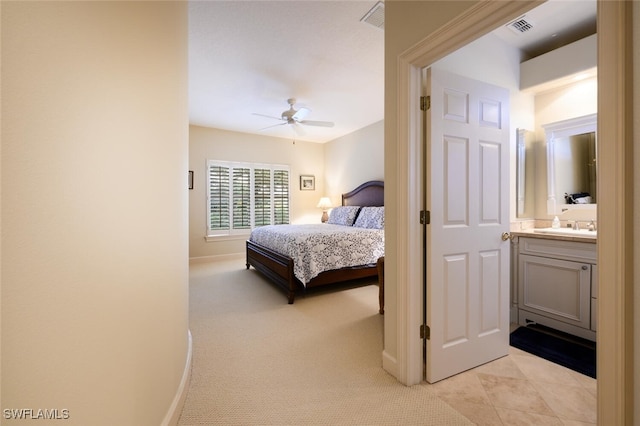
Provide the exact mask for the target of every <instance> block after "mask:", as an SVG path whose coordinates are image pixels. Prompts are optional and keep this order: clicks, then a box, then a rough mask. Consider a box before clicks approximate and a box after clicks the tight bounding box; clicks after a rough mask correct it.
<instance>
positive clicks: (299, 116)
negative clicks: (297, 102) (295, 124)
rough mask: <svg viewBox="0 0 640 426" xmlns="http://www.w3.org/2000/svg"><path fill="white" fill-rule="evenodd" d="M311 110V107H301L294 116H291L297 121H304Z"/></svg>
mask: <svg viewBox="0 0 640 426" xmlns="http://www.w3.org/2000/svg"><path fill="white" fill-rule="evenodd" d="M310 112H311V110H310V109H309V108H306V107H300V109H299V110H297V111H296V113H295V114H293V116H291V118H293V119H294V120H296V121H302V120H304V118H305V117H306V116H307V115H309V113H310Z"/></svg>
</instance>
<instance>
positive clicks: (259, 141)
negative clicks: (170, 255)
mask: <svg viewBox="0 0 640 426" xmlns="http://www.w3.org/2000/svg"><path fill="white" fill-rule="evenodd" d="M207 160H226V161H248V162H258V163H274V164H284V165H289V166H290V167H291V222H292V223H315V222H317V223H319V222H320V216H321V215H322V212H321V211H320V210H318V209H317V208H316V205H317V204H318V201H320V197H322V196H323V194H324V148H323V144H319V143H312V142H302V141H296V142H295V144H294V143H293V141H292V140H291V139H281V138H274V137H270V136H260V135H252V134H248V133H238V132H231V131H226V130H219V129H211V128H207V127H199V126H190V127H189V170H193V171H194V181H195V182H194V188H193V190H191V191H189V257H190V258H192V259H195V258H203V259H204V258H209V257H213V256H224V255H229V254H236V253H244V251H245V241H246V237H238V238H235V239H225V240H219V241H211V242H206V241H205V239H204V237H205V234H206V217H207V210H206V209H207V208H206V203H207V194H206V184H207V183H206V174H205V170H206V165H207ZM301 174H303V175H314V176H315V178H316V189H315V191H306V190H305V191H302V190H300V175H301Z"/></svg>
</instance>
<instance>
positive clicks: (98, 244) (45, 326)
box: [0, 2, 189, 426]
mask: <svg viewBox="0 0 640 426" xmlns="http://www.w3.org/2000/svg"><path fill="white" fill-rule="evenodd" d="M1 8H2V27H1V31H2V211H1V216H2V259H1V261H2V265H1V273H2V282H1V287H2V301H1V303H2V331H1V337H2V365H1V374H0V376H1V380H2V384H1V389H2V406H1V408H2V409H3V410H4V409H21V408H22V409H24V408H31V409H34V410H37V409H58V410H59V415H63V411H62V410H65V409H66V410H68V415H69V420H67V421H62V423H64V424H65V425H116V424H117V425H132V426H134V425H135V426H139V425H158V424H161V423H162V422H163V420H169V419H170V417H171V415H172V411H171V410H172V408H171V407H172V404H177V405H178V406H177V407H176V406H174V408H177V409H178V410H179V409H180V407H179V402H178V399H177V398H178V397H179V396H180V386H181V380H182V379H185V378H186V377H188V376H187V374H188V370H186V369H185V367H186V366H187V362H188V355H189V333H188V252H187V249H188V246H187V220H188V217H187V192H188V191H187V189H186V173H187V149H188V134H187V132H188V111H187V11H186V3H183V2H135V3H131V2H2V4H1ZM34 413H35V411H34ZM2 416H3V417H2V424H7V425H9V424H21V425H23V424H24V425H27V424H45V423H46V424H50V423H51V422H50V421H49V422H47V421H45V422H43V421H41V420H39V421H38V420H34V421H26V420H21V421H15V422H14V421H10V420H7V419H5V418H4V416H5V412H4V411H3V412H2Z"/></svg>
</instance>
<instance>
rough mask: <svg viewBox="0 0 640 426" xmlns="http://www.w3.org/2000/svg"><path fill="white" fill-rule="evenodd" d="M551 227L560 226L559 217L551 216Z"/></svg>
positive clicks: (556, 227)
mask: <svg viewBox="0 0 640 426" xmlns="http://www.w3.org/2000/svg"><path fill="white" fill-rule="evenodd" d="M551 227H552V228H554V229H558V228H560V219H558V216H556V217H554V218H553V222H551Z"/></svg>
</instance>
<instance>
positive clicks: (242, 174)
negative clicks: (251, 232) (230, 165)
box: [233, 168, 251, 229]
mask: <svg viewBox="0 0 640 426" xmlns="http://www.w3.org/2000/svg"><path fill="white" fill-rule="evenodd" d="M249 228H251V169H248V168H234V169H233V229H249Z"/></svg>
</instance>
